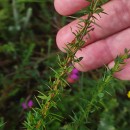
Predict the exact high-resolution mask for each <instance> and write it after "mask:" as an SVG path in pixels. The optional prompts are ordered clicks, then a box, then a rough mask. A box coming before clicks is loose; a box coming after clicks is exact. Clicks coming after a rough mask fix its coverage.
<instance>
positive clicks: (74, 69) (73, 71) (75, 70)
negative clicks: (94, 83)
mask: <svg viewBox="0 0 130 130" xmlns="http://www.w3.org/2000/svg"><path fill="white" fill-rule="evenodd" d="M71 73H73V74H79V71H78V70H77V69H76V68H73V70H72V72H71Z"/></svg>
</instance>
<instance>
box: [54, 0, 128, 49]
mask: <svg viewBox="0 0 130 130" xmlns="http://www.w3.org/2000/svg"><path fill="white" fill-rule="evenodd" d="M103 8H104V10H105V12H107V13H108V15H106V14H101V19H99V16H97V15H95V17H97V18H98V19H99V21H98V20H96V23H97V24H99V25H100V26H101V27H102V28H100V27H98V26H96V25H94V28H95V29H94V31H91V32H90V36H91V39H90V40H89V41H87V44H89V43H92V42H95V41H97V40H100V39H103V38H106V37H108V36H110V35H113V34H115V33H117V32H119V31H122V30H124V29H126V28H128V27H130V1H128V0H113V1H110V2H108V3H107V4H105V5H104V6H103ZM85 17H87V16H84V18H85ZM77 23H78V20H76V21H74V22H72V23H70V24H68V25H66V26H65V27H63V28H62V29H61V30H60V31H59V32H58V34H57V37H56V41H57V45H58V47H59V49H60V50H62V51H64V48H65V47H66V45H65V44H67V43H68V42H71V41H72V40H73V39H74V37H75V36H74V35H73V34H72V32H71V29H70V28H72V30H73V32H74V31H76V30H77V27H76V26H77Z"/></svg>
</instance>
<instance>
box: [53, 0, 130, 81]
mask: <svg viewBox="0 0 130 130" xmlns="http://www.w3.org/2000/svg"><path fill="white" fill-rule="evenodd" d="M88 5H89V2H87V1H86V0H54V6H55V9H56V11H57V12H58V13H59V14H61V15H71V14H73V13H75V12H77V11H79V10H80V9H82V8H84V7H86V6H88ZM102 8H103V9H104V11H105V12H106V13H107V14H108V15H105V14H101V18H99V16H98V15H95V17H96V18H97V19H99V20H97V21H96V23H97V24H99V25H100V26H101V27H102V28H99V27H98V26H95V25H93V26H94V28H95V29H94V31H91V32H90V36H91V39H86V37H85V38H84V39H85V40H86V45H85V46H84V47H83V48H82V49H81V50H79V51H78V52H77V53H76V56H77V57H83V60H81V62H80V65H79V64H75V67H76V68H77V69H78V70H80V71H84V72H85V71H89V70H92V69H96V68H99V67H101V66H103V65H104V64H108V66H109V67H110V68H112V67H113V65H114V59H115V58H116V56H117V55H119V54H123V53H124V49H125V48H127V49H130V0H110V1H109V2H108V3H106V4H105V5H103V6H102ZM86 17H87V16H83V17H82V18H86ZM77 22H78V21H77V20H75V21H73V22H71V23H70V24H68V25H66V26H64V27H63V28H61V29H60V30H59V32H58V33H57V37H56V42H57V46H58V47H59V49H60V50H61V51H63V52H64V49H63V48H65V46H66V44H67V43H68V42H71V41H72V40H73V39H74V35H73V34H72V32H71V29H70V27H71V28H72V29H73V31H75V30H76V29H77V28H76V26H77ZM125 62H126V65H125V66H123V67H122V68H123V70H121V71H120V72H117V73H115V74H114V76H115V77H116V78H119V79H122V80H130V59H128V60H126V61H125Z"/></svg>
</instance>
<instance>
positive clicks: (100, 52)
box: [75, 28, 130, 71]
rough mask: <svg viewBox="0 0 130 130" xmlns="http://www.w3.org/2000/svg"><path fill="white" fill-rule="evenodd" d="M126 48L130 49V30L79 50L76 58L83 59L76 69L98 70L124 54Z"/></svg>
mask: <svg viewBox="0 0 130 130" xmlns="http://www.w3.org/2000/svg"><path fill="white" fill-rule="evenodd" d="M125 48H128V49H130V28H128V29H126V30H124V31H122V32H120V33H117V34H115V35H113V36H110V37H108V38H106V39H104V40H100V41H97V42H95V43H93V44H90V45H88V46H85V47H84V48H82V49H81V50H79V51H78V52H77V53H76V57H77V58H79V57H83V59H82V60H81V62H80V64H78V63H75V67H76V68H77V69H78V70H80V71H88V70H92V69H96V68H98V67H101V66H102V65H104V64H108V63H110V62H111V61H112V60H114V58H115V57H116V56H117V55H119V54H122V53H124V49H125Z"/></svg>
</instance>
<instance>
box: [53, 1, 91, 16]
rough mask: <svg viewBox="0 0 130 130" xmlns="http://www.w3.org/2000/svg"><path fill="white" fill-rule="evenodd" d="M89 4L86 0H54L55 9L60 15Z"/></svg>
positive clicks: (71, 12) (70, 12) (73, 11)
mask: <svg viewBox="0 0 130 130" xmlns="http://www.w3.org/2000/svg"><path fill="white" fill-rule="evenodd" d="M88 4H89V2H87V1H86V0H55V1H54V6H55V9H56V11H57V12H58V13H59V14H61V15H70V14H73V13H75V12H77V11H78V10H81V9H82V8H84V7H86V6H87V5H88Z"/></svg>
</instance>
